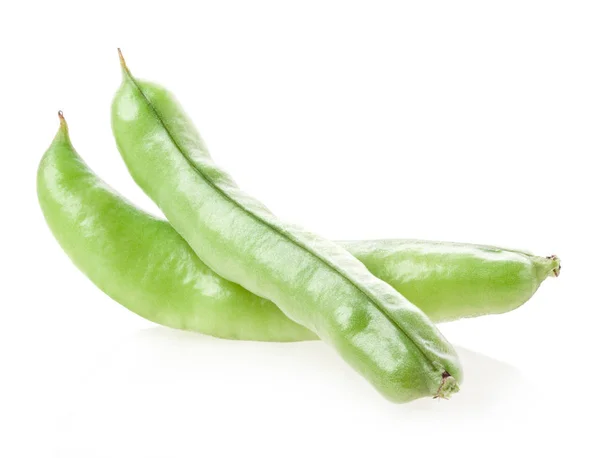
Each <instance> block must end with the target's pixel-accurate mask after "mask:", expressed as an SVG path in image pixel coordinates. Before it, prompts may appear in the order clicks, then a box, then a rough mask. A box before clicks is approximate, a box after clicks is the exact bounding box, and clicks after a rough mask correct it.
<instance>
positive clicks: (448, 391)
mask: <svg viewBox="0 0 600 458" xmlns="http://www.w3.org/2000/svg"><path fill="white" fill-rule="evenodd" d="M458 391H459V386H458V382H457V381H456V379H455V378H454V377H452V376H451V375H450V374H449V373H448V372H444V373H443V374H442V383H441V384H440V387H439V388H438V390H437V392H436V393H435V396H434V397H433V399H450V398H451V397H452V395H453V394H455V393H458Z"/></svg>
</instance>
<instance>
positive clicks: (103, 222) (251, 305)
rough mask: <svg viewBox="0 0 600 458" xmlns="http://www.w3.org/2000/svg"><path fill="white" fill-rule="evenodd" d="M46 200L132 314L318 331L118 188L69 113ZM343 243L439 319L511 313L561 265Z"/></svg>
mask: <svg viewBox="0 0 600 458" xmlns="http://www.w3.org/2000/svg"><path fill="white" fill-rule="evenodd" d="M38 197H39V201H40V205H41V208H42V210H43V213H44V216H45V218H46V221H47V222H48V225H49V226H50V229H51V230H52V233H53V234H54V236H55V237H56V239H57V240H58V241H59V243H60V245H61V246H62V248H63V249H64V251H65V252H66V253H67V254H68V255H69V257H70V258H71V259H72V260H73V262H74V263H75V264H76V265H77V267H78V268H79V269H80V270H81V271H82V272H84V273H85V274H86V275H87V276H88V277H89V278H90V280H92V282H94V284H96V285H97V286H98V287H99V288H100V289H101V290H102V291H104V292H105V293H106V294H108V295H109V296H110V297H112V298H113V299H115V300H116V301H117V302H119V303H121V304H122V305H123V306H125V307H126V308H128V309H129V310H131V311H132V312H134V313H136V314H138V315H140V316H142V317H144V318H146V319H148V320H150V321H153V322H155V323H159V324H162V325H165V326H169V327H173V328H178V329H187V330H191V331H197V332H202V333H204V334H210V335H213V336H216V337H221V338H228V339H245V340H264V341H279V342H289V341H299V340H312V339H316V338H317V337H316V335H315V334H313V333H312V332H310V331H309V330H308V329H306V328H305V327H303V326H300V325H299V324H297V323H295V322H294V321H292V320H290V319H289V318H287V317H286V316H285V315H284V314H283V313H282V312H281V311H280V310H279V309H278V308H277V307H276V306H275V305H274V304H273V303H272V302H269V301H267V300H266V299H263V298H260V297H258V296H256V295H254V294H252V293H250V292H249V291H247V290H245V289H243V288H241V287H240V286H239V285H236V284H235V283H231V282H229V281H227V280H225V279H223V278H222V277H219V276H218V275H217V274H216V273H214V272H213V271H212V270H210V269H209V268H208V267H207V266H206V265H205V264H204V263H203V262H202V261H200V260H199V259H198V257H197V256H196V254H195V253H194V252H193V251H192V249H191V248H190V247H189V245H188V244H187V243H186V242H185V240H183V238H181V236H180V235H179V234H178V233H177V232H176V231H175V230H174V229H173V228H172V227H171V225H170V224H169V223H168V222H166V221H164V220H161V219H157V218H155V217H153V216H152V215H150V214H148V213H145V212H143V211H142V210H140V209H138V208H136V207H135V206H134V205H133V204H131V203H129V202H127V201H126V200H125V199H124V198H123V197H122V196H120V195H119V194H117V193H116V192H115V191H113V190H112V189H111V188H110V187H109V186H108V185H107V184H106V183H105V182H103V181H102V180H101V179H100V178H99V177H97V176H96V175H95V174H94V173H93V171H92V170H90V169H89V168H88V167H87V166H86V164H85V163H84V162H83V160H82V159H81V157H80V156H79V155H78V154H77V153H76V151H75V150H74V148H73V146H72V145H71V142H70V140H69V136H68V131H67V126H66V123H65V122H64V119H62V118H61V126H60V129H59V132H58V133H57V135H56V138H55V140H54V142H53V143H52V145H51V146H50V148H49V149H48V151H47V152H46V153H45V154H44V156H43V158H42V160H41V162H40V166H39V169H38ZM338 243H340V244H341V245H343V246H344V247H345V248H346V249H348V251H350V253H352V255H353V256H355V257H357V258H358V259H359V260H361V261H362V262H363V263H364V264H365V265H366V266H367V268H368V269H369V270H370V271H371V272H373V273H374V274H376V275H377V276H378V277H379V278H381V279H382V280H384V281H386V282H388V283H389V284H390V285H392V286H393V287H394V288H396V289H397V290H398V291H399V292H400V293H402V294H404V295H405V296H406V297H407V298H409V300H411V301H413V303H414V304H415V305H417V306H418V307H419V308H421V309H422V310H424V311H426V313H427V314H428V315H429V316H430V317H431V318H433V320H434V321H448V320H452V319H457V318H462V317H468V316H477V315H482V314H487V313H503V312H506V311H509V310H512V309H513V308H516V307H518V306H519V305H521V304H522V303H524V302H525V301H527V300H528V299H529V298H530V297H531V295H532V294H533V293H534V292H535V290H537V288H538V287H539V285H540V283H541V282H542V281H543V280H544V279H545V278H546V277H547V276H548V275H553V274H554V273H557V272H558V270H557V269H558V267H559V264H558V260H556V259H548V258H542V257H538V256H531V255H529V254H525V253H521V252H514V251H510V250H504V249H500V248H495V247H489V246H479V245H469V244H458V243H447V242H427V241H418V240H385V241H384V240H377V241H358V242H338Z"/></svg>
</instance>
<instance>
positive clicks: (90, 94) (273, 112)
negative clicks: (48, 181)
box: [0, 0, 600, 458]
mask: <svg viewBox="0 0 600 458" xmlns="http://www.w3.org/2000/svg"><path fill="white" fill-rule="evenodd" d="M187 3H188V2H178V1H169V2H149V1H147V2H141V3H140V4H129V3H128V2H123V1H121V2H118V4H110V2H99V3H90V2H72V4H68V3H67V2H63V1H57V0H54V1H50V2H43V3H42V2H40V3H31V2H7V3H6V4H3V6H2V7H0V8H1V9H0V38H1V40H0V49H1V55H0V58H1V64H0V65H1V69H2V71H1V72H0V80H1V87H2V98H1V108H0V118H1V119H0V126H1V127H0V129H1V134H2V136H1V139H2V140H1V144H2V151H1V155H2V167H0V189H1V192H0V199H1V208H2V216H1V217H0V218H1V219H2V220H1V221H2V224H1V226H0V231H1V240H2V251H1V253H0V263H1V264H0V265H1V267H2V276H1V277H0V278H2V280H1V285H2V288H1V290H0V307H1V308H0V311H1V314H0V456H3V457H4V456H6V457H21V456H23V457H44V456H56V457H61V458H66V457H68V458H74V457H79V458H82V457H86V458H96V457H103V458H105V457H106V458H109V457H110V458H119V457H128V458H136V457H143V458H159V457H160V458H167V457H168V458H171V457H178V458H183V457H192V456H207V457H221V456H242V455H243V456H247V455H249V456H261V457H271V456H276V457H281V456H292V457H293V456H302V457H307V456H317V457H319V456H370V457H373V456H381V455H383V454H384V453H385V454H387V455H388V456H390V455H391V456H413V457H414V456H418V457H426V456H427V457H428V456H432V457H440V456H443V457H453V456H461V457H470V456H477V457H480V456H543V455H547V454H549V453H551V452H554V453H559V454H566V453H569V456H578V457H579V456H597V448H598V447H597V424H598V423H597V417H598V408H599V407H600V406H599V402H598V397H599V394H598V391H599V384H600V374H599V370H598V365H599V364H600V362H599V357H598V350H599V347H600V344H599V339H598V334H599V333H598V318H599V314H600V312H599V306H600V301H599V299H598V289H597V282H598V273H597V271H598V264H599V261H598V258H599V254H600V253H599V248H598V244H597V236H598V233H599V232H598V229H599V227H598V223H597V221H596V219H597V214H598V196H599V192H598V191H599V188H600V186H599V184H598V181H599V180H598V176H599V169H598V166H597V162H596V158H597V156H598V152H599V148H600V137H599V126H600V60H599V55H600V54H599V51H600V27H599V26H598V24H599V23H600V15H599V12H598V10H597V9H596V8H595V6H597V2H579V1H564V2H554V1H543V2H542V1H540V2H532V1H504V2H480V1H472V2H464V1H459V2H429V1H420V2H389V3H384V2H362V3H358V2H357V3H355V2H339V3H337V2H326V1H319V2H308V1H303V2H262V1H258V2H257V1H252V2H246V3H245V4H236V3H231V2H227V1H220V2H212V4H211V5H207V4H206V3H205V2H189V3H190V5H187ZM117 46H121V47H122V48H123V51H124V53H125V56H126V58H127V59H128V63H129V66H130V68H131V69H132V71H133V72H134V74H135V75H138V76H139V77H142V78H145V79H150V80H154V81H157V82H160V83H162V84H164V85H166V86H167V87H169V88H170V89H171V90H172V91H174V92H175V93H176V94H177V96H178V98H179V99H180V100H181V101H182V103H183V104H184V106H185V107H186V109H187V110H188V112H189V114H190V115H191V117H192V118H193V119H194V120H195V122H196V124H197V126H198V127H199V129H200V131H201V132H202V134H203V136H204V138H205V140H206V141H207V143H208V145H209V147H210V148H211V150H212V153H213V157H214V158H215V160H216V161H217V162H218V163H220V164H221V165H222V166H224V167H225V168H227V169H228V170H229V171H230V172H231V173H232V174H233V176H234V177H235V178H236V180H237V181H238V183H239V184H240V185H241V186H242V187H244V188H245V189H246V190H247V191H249V192H250V193H252V194H254V195H255V196H256V197H258V198H260V199H261V200H263V201H264V202H265V203H266V204H267V205H268V206H269V207H270V208H271V209H272V210H273V211H275V212H276V213H278V214H279V215H280V216H281V217H283V218H286V219H288V220H291V221H294V222H298V223H302V224H303V225H305V226H307V227H309V228H311V229H312V230H314V231H316V232H319V233H321V234H322V235H324V236H327V237H331V238H337V239H357V238H383V237H385V238H390V237H403V238H409V237H414V238H423V239H438V240H454V241H465V242H467V241H468V242H481V243H489V244H494V245H500V246H510V247H519V248H525V249H528V250H531V251H534V252H536V253H538V254H541V255H547V254H552V253H555V254H558V255H560V257H561V258H562V260H563V272H562V275H561V277H560V278H559V279H556V280H555V279H550V280H548V281H547V282H546V283H544V284H543V286H542V288H541V289H540V291H539V292H538V294H537V295H536V296H535V297H534V298H533V300H531V301H530V302H529V303H528V304H526V305H525V306H524V307H522V308H521V309H519V310H517V311H515V312H512V313H510V314H507V315H502V316H493V317H486V318H480V319H474V320H463V321H460V322H456V323H450V324H445V325H443V326H442V327H441V328H442V331H443V332H444V334H445V335H446V336H447V337H448V338H449V339H450V341H452V342H453V343H454V344H455V345H456V346H457V348H458V351H459V353H460V355H461V356H462V360H463V364H464V369H465V374H466V375H465V377H466V379H465V382H464V384H463V385H462V391H461V392H460V393H459V394H458V395H456V396H455V397H454V398H453V399H451V400H450V401H447V402H444V401H442V402H438V401H434V400H431V399H424V400H420V401H417V402H413V403H410V404H407V405H394V404H391V403H389V402H387V401H385V400H384V399H383V398H381V397H380V396H379V395H378V394H377V393H376V392H375V391H374V390H373V389H372V388H371V387H370V386H369V385H368V384H367V383H366V382H365V381H363V380H362V379H360V377H358V376H357V375H355V374H354V373H353V371H352V370H351V369H349V368H348V367H346V365H345V364H344V363H343V362H342V361H341V359H339V358H338V357H337V356H336V355H335V354H334V353H333V351H331V350H330V349H329V348H328V347H326V346H325V345H324V344H322V343H321V342H311V343H298V344H267V343H248V342H230V341H223V340H218V339H214V338H209V337H204V336H201V335H194V334H191V333H183V332H177V331H171V330H168V329H164V328H159V327H158V326H154V325H152V324H151V323H149V322H146V321H144V320H143V319H141V318H138V317H137V316H135V315H133V314H131V313H130V312H128V311H127V310H125V309H124V308H122V307H121V306H119V305H118V304H116V303H115V302H113V301H112V300H110V299H109V298H107V297H106V296H105V295H104V294H103V293H101V292H100V291H99V290H97V289H96V288H95V287H94V285H93V284H91V282H90V281H88V280H87V279H86V278H85V277H84V276H83V275H82V274H81V273H80V272H78V271H77V270H76V269H75V267H73V265H72V264H71V263H70V261H69V259H68V258H67V257H66V256H65V255H64V254H63V253H62V251H61V249H60V248H59V246H58V244H57V243H56V242H55V241H54V239H53V237H52V235H51V233H50V232H49V230H48V229H47V228H46V226H45V223H44V220H43V217H42V214H41V211H40V210H39V208H38V205H37V199H36V193H35V174H36V167H37V163H38V161H39V159H40V158H41V156H42V154H43V152H44V150H45V149H46V148H47V146H48V145H49V143H50V141H51V139H52V137H53V135H54V133H55V131H56V129H57V127H58V122H57V119H56V111H57V110H58V109H62V110H63V111H64V112H65V116H66V117H67V120H68V122H69V125H70V129H71V133H72V140H73V143H74V145H75V147H76V148H77V149H78V151H79V153H80V154H81V155H82V156H83V157H84V158H85V160H86V161H87V162H88V164H89V165H90V166H91V167H92V168H94V169H95V171H96V172H97V173H98V174H99V175H101V176H102V177H103V178H104V179H105V180H107V181H108V182H109V183H110V184H111V185H113V186H114V187H116V188H117V189H118V190H119V191H121V192H122V193H123V194H125V195H126V196H127V197H129V198H130V199H132V200H134V201H135V202H136V203H138V204H139V205H141V206H142V207H144V208H146V209H149V210H151V211H153V212H156V211H157V210H156V208H155V207H154V206H153V205H152V204H151V202H150V201H149V200H148V199H147V198H146V197H145V196H144V195H143V194H142V192H141V191H140V190H139V189H138V188H136V186H135V185H134V183H133V181H132V180H131V178H130V177H129V176H128V174H127V172H126V169H125V167H124V165H123V164H122V162H121V159H120V157H119V155H118V153H117V150H116V148H115V145H114V142H113V139H112V135H111V130H110V116H109V107H110V102H111V97H112V94H113V92H114V91H115V90H116V88H117V86H118V85H119V82H120V69H119V65H118V59H117V54H116V47H117ZM594 425H595V426H594ZM533 454H535V455H533Z"/></svg>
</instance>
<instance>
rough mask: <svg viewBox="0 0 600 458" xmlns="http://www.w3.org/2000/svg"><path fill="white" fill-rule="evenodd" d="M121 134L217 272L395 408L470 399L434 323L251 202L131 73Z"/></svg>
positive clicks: (144, 176)
mask: <svg viewBox="0 0 600 458" xmlns="http://www.w3.org/2000/svg"><path fill="white" fill-rule="evenodd" d="M112 126H113V133H114V135H115V139H116V141H117V145H118V147H119V150H120V152H121V155H122V156H123V158H124V160H125V163H126V164H127V166H128V168H129V171H130V173H131V175H132V176H133V178H134V180H135V181H136V182H137V183H138V185H140V187H141V188H142V189H143V190H144V191H145V192H146V193H147V194H148V195H149V197H150V198H152V199H153V200H154V201H155V202H156V204H157V205H158V206H159V208H161V209H162V211H163V213H164V214H165V216H166V217H167V219H168V220H169V222H170V223H171V224H172V226H173V227H174V228H175V230H176V231H177V232H178V233H179V234H180V235H181V236H182V237H183V238H184V239H185V240H186V241H187V242H188V244H189V245H190V246H191V248H192V249H193V250H194V252H195V253H196V254H197V255H198V257H199V258H200V259H201V260H202V261H204V262H205V263H206V264H207V265H208V266H209V267H210V268H211V269H213V270H214V271H215V272H216V273H217V274H219V275H221V276H223V277H224V278H226V279H228V280H230V281H233V282H234V283H237V284H239V285H241V286H243V287H244V288H246V289H247V290H249V291H251V292H253V293H254V294H257V295H259V296H261V297H265V298H267V299H269V300H271V301H272V302H274V303H275V304H276V305H277V306H278V307H279V308H280V309H281V310H282V311H283V312H284V313H285V314H286V315H287V316H288V317H289V318H291V319H292V320H293V321H295V322H297V323H299V324H301V325H303V326H305V327H307V328H308V329H310V330H311V331H313V332H314V333H315V334H317V335H318V336H319V337H320V338H321V339H322V340H324V341H326V342H328V343H329V344H331V345H332V346H333V347H334V348H335V349H336V350H337V351H338V353H339V354H340V355H341V356H342V357H343V358H344V359H345V360H346V362H348V363H349V364H350V365H351V366H352V367H353V368H354V369H355V370H356V371H358V372H359V373H360V374H362V375H363V376H364V377H365V378H366V379H367V380H369V381H370V382H371V384H373V386H374V387H375V388H376V389H377V390H379V391H380V392H381V393H382V394H383V395H384V396H385V397H387V398H388V399H390V400H392V401H395V402H408V401H411V400H413V399H417V398H420V397H425V396H440V397H449V396H450V395H451V394H452V393H454V392H456V391H458V384H459V383H460V381H461V380H462V369H461V367H460V363H459V360H458V356H457V354H456V352H455V350H454V348H452V346H451V345H450V344H449V343H448V342H447V341H446V339H445V338H444V337H443V336H442V334H441V333H440V332H439V330H438V329H437V328H436V327H435V325H434V324H433V323H432V322H431V321H430V320H429V318H427V316H426V315H425V314H424V313H423V312H422V311H421V310H419V309H418V308H417V307H416V306H414V305H413V304H411V303H410V302H409V301H408V300H407V299H406V298H404V297H403V296H402V295H401V294H400V293H398V292H397V291H396V290H394V289H393V288H392V287H391V286H390V285H388V284H387V283H385V282H383V281H382V280H380V279H378V278H377V277H375V276H374V275H373V274H371V273H370V272H369V271H368V270H367V268H366V267H365V266H364V265H363V264H362V263H361V262H360V261H358V260H357V259H356V258H354V257H353V256H352V255H351V254H350V253H348V252H347V251H346V250H344V249H343V248H342V247H340V246H339V245H337V244H335V243H333V242H330V241H328V240H326V239H323V238H321V237H319V236H317V235H315V234H312V233H309V232H306V231H304V230H303V229H301V228H299V227H297V226H292V225H290V224H286V223H284V222H282V221H280V220H278V219H277V218H276V217H275V216H274V215H273V214H272V213H271V212H269V211H268V210H267V209H266V208H265V207H264V206H263V205H262V204H261V203H260V202H258V201H256V200H254V199H253V198H251V197H249V196H248V195H246V194H244V193H243V192H242V191H241V190H240V189H239V188H238V187H237V186H236V185H235V183H234V182H233V180H232V179H231V178H230V177H229V176H228V175H227V174H226V173H225V172H224V171H223V170H221V169H220V168H218V167H217V166H216V165H215V164H214V163H213V162H212V160H211V158H210V156H209V154H208V152H207V149H206V147H205V145H204V143H203V141H202V140H201V138H200V136H199V135H198V133H197V132H196V130H195V129H194V127H193V125H192V123H191V122H190V121H189V120H188V119H187V117H186V115H185V113H184V112H183V110H182V109H181V108H180V106H179V105H178V104H177V102H176V101H175V99H174V98H173V97H172V96H171V95H170V94H169V93H168V92H167V91H166V90H164V89H163V88H161V87H159V86H157V85H153V84H150V83H141V82H137V81H135V80H134V79H133V77H132V76H131V75H130V73H129V72H128V71H127V70H126V68H125V67H124V80H123V84H122V85H121V87H120V88H119V90H118V91H117V94H116V95H115V99H114V102H113V109H112Z"/></svg>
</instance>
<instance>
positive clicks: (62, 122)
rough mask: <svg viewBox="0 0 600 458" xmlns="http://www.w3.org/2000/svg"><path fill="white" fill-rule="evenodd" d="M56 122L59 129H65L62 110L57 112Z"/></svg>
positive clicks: (65, 122) (65, 123) (65, 124)
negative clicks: (58, 122)
mask: <svg viewBox="0 0 600 458" xmlns="http://www.w3.org/2000/svg"><path fill="white" fill-rule="evenodd" d="M58 120H59V121H60V128H61V129H65V130H66V129H67V121H66V120H65V116H64V114H63V112H62V110H58Z"/></svg>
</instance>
